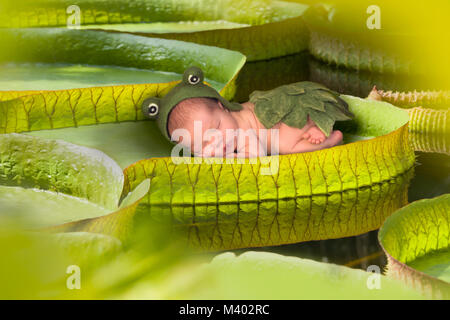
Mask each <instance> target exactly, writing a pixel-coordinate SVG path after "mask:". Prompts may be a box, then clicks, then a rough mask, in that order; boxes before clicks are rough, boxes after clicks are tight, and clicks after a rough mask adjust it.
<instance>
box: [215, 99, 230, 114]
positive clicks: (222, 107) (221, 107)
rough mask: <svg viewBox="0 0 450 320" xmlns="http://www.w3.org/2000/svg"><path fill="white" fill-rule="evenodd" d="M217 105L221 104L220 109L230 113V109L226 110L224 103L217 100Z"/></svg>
mask: <svg viewBox="0 0 450 320" xmlns="http://www.w3.org/2000/svg"><path fill="white" fill-rule="evenodd" d="M217 103H218V104H219V107H220V109H222V110H225V111H228V109H227V108H225V107H224V106H223V104H222V102H220V101H219V100H217Z"/></svg>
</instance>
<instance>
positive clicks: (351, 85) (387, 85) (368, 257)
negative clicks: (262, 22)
mask: <svg viewBox="0 0 450 320" xmlns="http://www.w3.org/2000/svg"><path fill="white" fill-rule="evenodd" d="M305 80H310V81H315V82H319V83H322V84H324V85H326V86H327V87H329V88H330V89H333V90H335V91H338V92H340V93H342V94H349V95H355V96H359V97H367V95H368V94H369V92H370V91H371V90H372V88H373V86H374V85H376V86H377V87H378V88H379V89H382V90H400V91H410V90H415V89H416V90H429V89H438V88H431V87H429V86H428V85H427V83H428V81H427V79H425V78H423V77H414V76H410V75H408V76H396V75H395V76H394V75H382V74H377V73H370V72H357V71H353V70H345V69H341V68H337V67H334V66H329V65H327V64H324V63H322V62H320V61H317V60H315V59H313V58H312V57H311V56H309V54H307V53H300V54H296V55H291V56H287V57H283V58H278V59H273V60H269V61H261V62H253V63H247V64H246V65H245V66H244V68H243V70H242V71H241V73H240V76H239V78H238V79H237V88H238V89H237V93H236V96H235V100H237V101H239V102H243V101H246V100H248V96H249V94H250V93H251V92H252V91H254V90H269V89H272V88H274V87H277V86H280V85H283V84H289V83H293V82H298V81H305ZM444 193H450V156H449V155H447V154H439V153H424V152H416V166H415V168H414V176H413V178H412V179H411V180H410V182H409V186H408V201H409V202H413V201H416V200H419V199H425V198H433V197H437V196H439V195H442V194H444ZM377 237H378V231H377V230H375V231H371V232H368V233H365V234H362V235H359V236H355V237H347V238H340V239H331V240H321V241H310V242H302V243H297V244H289V245H282V246H274V247H262V248H253V249H250V250H254V251H270V252H275V253H280V254H284V255H290V256H297V257H301V258H308V259H313V260H317V261H323V262H330V263H336V264H340V265H347V266H349V267H354V268H362V269H367V267H368V266H369V265H378V266H380V267H381V268H383V267H384V266H385V265H386V258H385V255H384V253H383V252H382V249H381V247H380V246H379V244H378V239H377ZM247 250H248V249H240V250H235V252H236V253H241V252H244V251H247Z"/></svg>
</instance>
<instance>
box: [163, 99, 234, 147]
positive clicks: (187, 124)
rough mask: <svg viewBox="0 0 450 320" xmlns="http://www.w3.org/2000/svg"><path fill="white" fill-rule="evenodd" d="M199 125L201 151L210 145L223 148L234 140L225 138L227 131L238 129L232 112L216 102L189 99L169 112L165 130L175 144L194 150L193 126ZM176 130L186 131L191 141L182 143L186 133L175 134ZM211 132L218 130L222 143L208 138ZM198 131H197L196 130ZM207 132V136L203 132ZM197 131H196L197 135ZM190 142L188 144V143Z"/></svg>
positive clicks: (213, 100)
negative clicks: (219, 145)
mask: <svg viewBox="0 0 450 320" xmlns="http://www.w3.org/2000/svg"><path fill="white" fill-rule="evenodd" d="M195 123H196V124H197V125H199V124H201V144H200V145H201V148H202V150H203V149H204V148H205V147H206V146H207V145H208V144H211V143H216V144H218V143H220V144H221V145H223V147H224V148H225V146H226V145H227V144H228V145H229V144H230V143H231V142H232V141H234V140H235V138H234V137H230V139H229V138H227V136H226V130H227V129H238V123H237V121H236V119H235V117H233V115H232V112H231V111H230V110H228V109H226V108H225V107H224V106H223V105H222V104H221V103H220V102H219V101H218V100H216V99H212V98H189V99H186V100H183V101H181V102H180V103H178V104H177V106H176V107H175V108H173V110H172V111H171V112H170V114H169V118H168V124H167V129H168V131H169V135H170V136H171V137H172V140H174V141H175V142H177V143H182V144H184V145H186V146H189V147H190V148H191V150H194V142H195V141H194V138H196V136H195V134H194V133H195V130H194V125H195ZM197 128H198V127H197ZM177 129H184V130H187V132H188V133H189V135H190V137H191V139H190V141H186V142H185V143H183V137H184V135H185V133H186V131H184V132H183V131H180V132H177V131H176V130H177ZM211 129H213V130H218V131H219V132H220V133H221V134H222V137H223V139H224V141H223V142H222V141H218V139H216V138H212V137H211V136H210V134H211V133H213V132H214V131H212V130H211ZM197 130H199V129H197ZM207 130H210V131H209V134H208V133H206V134H205V132H206V131H207ZM198 132H199V131H197V133H198ZM189 142H190V143H189Z"/></svg>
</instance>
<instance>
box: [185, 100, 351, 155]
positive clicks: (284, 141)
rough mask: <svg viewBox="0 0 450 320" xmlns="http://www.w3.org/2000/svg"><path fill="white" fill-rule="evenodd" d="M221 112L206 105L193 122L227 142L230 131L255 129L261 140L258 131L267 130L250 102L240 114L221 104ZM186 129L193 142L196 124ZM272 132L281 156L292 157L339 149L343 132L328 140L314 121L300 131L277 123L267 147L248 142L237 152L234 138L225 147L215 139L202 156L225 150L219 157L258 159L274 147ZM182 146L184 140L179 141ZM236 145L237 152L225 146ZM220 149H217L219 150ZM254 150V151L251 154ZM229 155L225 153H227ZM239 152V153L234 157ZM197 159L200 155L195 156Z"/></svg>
mask: <svg viewBox="0 0 450 320" xmlns="http://www.w3.org/2000/svg"><path fill="white" fill-rule="evenodd" d="M217 105H218V108H216V107H213V108H212V107H210V106H208V105H207V104H206V103H205V104H204V106H202V107H201V108H200V109H198V110H194V111H193V113H192V114H191V118H192V119H195V121H201V122H202V131H203V132H202V136H203V135H204V134H205V132H206V131H207V130H208V129H216V130H219V131H220V132H221V133H222V136H223V137H224V139H228V136H227V135H226V130H227V129H234V130H237V129H243V130H247V129H254V130H255V131H256V134H257V138H258V140H259V136H258V134H259V130H258V129H265V128H264V126H263V125H262V124H261V123H260V121H259V120H258V118H257V117H256V116H255V114H254V105H253V104H252V103H250V102H246V103H243V104H242V106H243V107H244V108H243V110H241V111H233V112H231V111H229V110H228V109H226V108H224V107H223V106H222V104H221V103H220V102H217ZM183 128H184V129H186V130H188V131H189V133H190V134H191V137H192V140H193V137H194V121H186V122H185V123H184V124H183ZM273 129H277V130H278V134H279V139H278V141H279V143H278V154H289V153H301V152H311V151H316V150H321V149H325V148H331V147H334V146H336V145H339V144H341V143H342V132H340V131H339V130H334V131H332V133H331V134H330V136H329V137H326V136H325V134H324V133H323V132H322V131H321V130H320V129H319V128H318V127H317V126H316V125H315V124H314V122H313V121H311V119H308V123H307V124H306V125H305V126H304V127H303V128H301V129H298V128H293V127H289V126H287V125H286V124H284V123H281V122H280V123H277V124H276V125H275V126H274V127H273V128H271V129H269V130H268V139H267V146H263V145H262V144H260V145H259V147H257V149H255V148H254V145H253V144H252V145H251V146H250V144H249V143H248V141H246V144H245V146H240V147H239V148H237V141H238V139H237V138H236V137H233V136H231V138H229V139H228V141H226V142H225V143H223V144H222V143H221V141H217V142H216V141H214V140H215V138H214V137H213V138H210V139H205V138H204V140H205V141H202V145H201V146H202V151H201V153H202V154H203V153H205V148H207V147H208V148H211V149H215V150H218V149H217V148H218V147H217V146H220V147H223V151H222V150H221V151H220V152H218V155H221V154H222V155H223V156H226V157H230V156H231V157H235V156H237V157H253V156H257V155H258V151H260V150H261V149H259V148H262V149H263V150H262V151H263V152H264V153H266V152H267V150H268V151H269V152H268V153H270V150H271V143H272V141H270V140H271V139H270V136H271V133H270V131H271V130H273ZM179 143H182V139H181V140H180V141H179ZM227 144H228V145H234V148H232V147H228V148H226V145H227ZM216 145H217V146H216ZM252 147H253V149H255V150H252ZM191 150H194V141H192V143H191ZM225 151H226V152H225ZM235 151H236V153H234V152H235ZM216 153H217V152H216V151H213V153H212V154H211V153H210V152H209V153H205V154H210V155H211V156H215V154H216ZM196 155H198V154H197V153H196Z"/></svg>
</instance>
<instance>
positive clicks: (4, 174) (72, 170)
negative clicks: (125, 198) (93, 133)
mask: <svg viewBox="0 0 450 320" xmlns="http://www.w3.org/2000/svg"><path fill="white" fill-rule="evenodd" d="M0 184H2V185H7V186H18V187H22V188H39V189H43V190H49V191H53V192H58V193H64V194H66V195H70V196H74V197H78V198H84V199H86V200H88V201H90V202H92V203H94V204H97V205H99V206H102V207H104V208H106V209H108V210H113V209H115V208H117V205H118V202H119V198H120V195H121V192H122V186H123V173H122V170H121V169H120V167H119V166H118V165H117V164H116V163H115V162H114V161H112V160H111V159H110V158H109V157H108V156H106V155H105V154H104V153H103V152H100V151H98V150H95V149H90V148H85V147H81V146H77V145H74V144H71V143H67V142H64V141H61V140H45V139H39V138H34V137H29V136H25V135H20V134H2V135H0ZM30 192H31V191H30ZM24 196H25V195H24ZM36 196H37V195H36ZM48 196H49V197H50V198H51V197H52V196H51V195H50V194H48ZM43 198H45V196H44V197H43ZM43 198H42V199H43Z"/></svg>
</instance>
